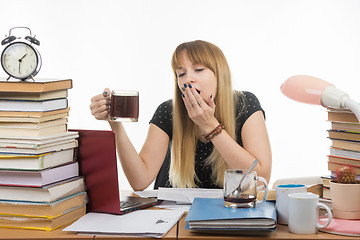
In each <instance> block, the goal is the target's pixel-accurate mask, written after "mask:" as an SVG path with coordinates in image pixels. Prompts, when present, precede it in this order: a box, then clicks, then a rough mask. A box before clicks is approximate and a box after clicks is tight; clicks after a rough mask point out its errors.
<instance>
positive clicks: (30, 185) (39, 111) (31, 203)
mask: <svg viewBox="0 0 360 240" xmlns="http://www.w3.org/2000/svg"><path fill="white" fill-rule="evenodd" d="M70 88H72V80H71V79H64V80H37V81H36V82H32V81H14V80H9V81H6V80H2V81H1V80H0V132H1V134H0V227H3V228H23V229H38V230H47V231H51V230H54V229H56V228H59V227H61V226H63V225H66V224H69V223H71V222H73V221H75V220H76V219H78V218H79V217H81V216H83V215H84V214H85V210H86V209H85V208H86V202H87V195H86V192H85V183H84V179H83V178H82V177H81V176H79V166H78V162H77V161H76V154H75V153H76V151H75V150H76V147H77V145H78V143H77V138H78V133H77V132H69V131H68V130H67V117H68V114H69V107H68V99H67V96H68V95H67V93H68V89H70Z"/></svg>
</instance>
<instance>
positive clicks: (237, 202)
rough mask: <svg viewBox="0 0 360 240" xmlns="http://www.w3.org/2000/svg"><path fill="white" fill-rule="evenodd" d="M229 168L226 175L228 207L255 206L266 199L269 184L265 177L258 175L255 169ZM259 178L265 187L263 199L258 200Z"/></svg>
mask: <svg viewBox="0 0 360 240" xmlns="http://www.w3.org/2000/svg"><path fill="white" fill-rule="evenodd" d="M247 171H248V170H242V169H229V170H226V171H225V176H224V206H225V207H228V208H253V207H255V206H256V204H259V203H262V202H264V201H265V200H266V198H267V195H268V186H267V182H266V180H265V178H263V177H258V176H257V175H256V172H255V171H251V172H249V173H247ZM257 180H260V181H261V182H262V184H263V185H264V187H265V194H264V197H263V199H262V200H261V201H259V200H257V199H256V197H257V187H258V186H257Z"/></svg>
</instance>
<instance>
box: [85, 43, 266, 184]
mask: <svg viewBox="0 0 360 240" xmlns="http://www.w3.org/2000/svg"><path fill="white" fill-rule="evenodd" d="M171 63H172V68H173V72H174V75H175V81H174V85H175V96H174V99H172V100H168V101H166V102H164V103H162V104H160V106H159V107H158V108H157V110H156V112H155V113H154V116H153V118H152V119H151V121H150V125H149V130H148V134H147V138H146V140H145V143H144V145H143V147H142V149H141V151H140V153H137V151H136V150H135V148H134V147H133V145H132V143H131V142H130V140H129V138H128V136H127V134H126V132H125V130H124V128H123V125H122V123H121V122H110V121H109V124H110V126H111V128H112V130H113V131H114V132H115V135H116V145H117V152H118V157H119V159H120V162H121V165H122V168H123V170H124V172H125V175H126V177H127V179H128V181H129V183H130V185H131V186H132V188H133V189H134V190H143V189H145V188H147V187H148V186H149V185H150V184H151V183H152V182H153V180H154V179H156V181H155V188H158V187H164V186H165V187H201V188H222V187H223V180H224V172H225V170H226V169H229V168H232V169H247V168H249V167H250V165H251V164H252V162H253V161H254V160H255V159H258V160H259V163H258V165H257V166H256V167H255V169H254V170H255V171H256V172H257V174H258V175H259V176H262V177H264V178H265V179H266V180H267V181H269V179H270V174H271V162H272V159H271V148H270V142H269V138H268V134H267V130H266V126H265V120H264V111H263V109H262V108H261V105H260V103H259V101H258V99H257V98H256V96H255V95H254V94H252V93H250V92H240V91H235V90H233V89H232V84H231V77H230V69H229V66H228V63H227V61H226V58H225V56H224V54H223V53H222V51H221V50H220V49H219V48H218V47H217V46H215V45H213V44H211V43H209V42H206V41H201V40H197V41H192V42H185V43H182V44H180V45H179V46H178V47H177V48H176V50H175V52H174V54H173V57H172V62H171ZM109 93H110V90H109V89H107V88H106V89H105V90H104V92H103V94H99V95H97V96H94V97H93V98H92V99H91V105H90V109H91V113H92V114H93V115H94V117H95V118H96V119H99V120H109V107H108V105H109V99H110V96H109Z"/></svg>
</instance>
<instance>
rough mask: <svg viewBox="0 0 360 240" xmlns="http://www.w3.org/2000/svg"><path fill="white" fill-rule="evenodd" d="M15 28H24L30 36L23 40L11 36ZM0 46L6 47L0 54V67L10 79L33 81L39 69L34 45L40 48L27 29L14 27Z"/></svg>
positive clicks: (39, 63)
mask: <svg viewBox="0 0 360 240" xmlns="http://www.w3.org/2000/svg"><path fill="white" fill-rule="evenodd" d="M16 28H25V29H28V30H29V31H30V36H26V37H25V38H24V39H22V38H21V37H15V36H13V35H11V31H12V30H13V29H16ZM1 45H7V46H6V47H5V48H4V50H3V51H2V54H1V66H2V68H3V69H4V71H5V72H6V73H7V74H8V75H9V78H8V79H10V78H11V77H13V78H16V79H20V80H26V79H29V78H31V79H33V80H34V78H33V77H34V76H35V75H36V74H37V73H38V72H39V70H40V68H41V56H40V53H39V51H38V50H37V49H36V48H34V45H37V46H40V41H39V40H37V39H36V38H35V36H34V37H33V36H32V35H31V30H30V28H28V27H14V28H11V29H10V31H9V36H8V37H6V38H5V39H4V40H2V41H1Z"/></svg>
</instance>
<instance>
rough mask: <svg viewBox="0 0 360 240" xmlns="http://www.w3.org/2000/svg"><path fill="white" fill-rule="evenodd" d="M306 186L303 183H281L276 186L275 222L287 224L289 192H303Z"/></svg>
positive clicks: (305, 190)
mask: <svg viewBox="0 0 360 240" xmlns="http://www.w3.org/2000/svg"><path fill="white" fill-rule="evenodd" d="M305 192H307V188H306V186H305V185H304V184H283V185H278V186H276V211H277V222H278V223H279V224H284V225H288V218H289V196H288V195H289V194H290V193H305Z"/></svg>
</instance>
